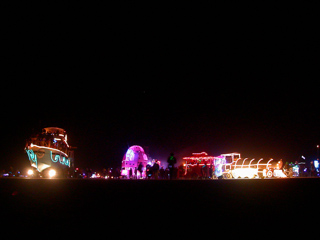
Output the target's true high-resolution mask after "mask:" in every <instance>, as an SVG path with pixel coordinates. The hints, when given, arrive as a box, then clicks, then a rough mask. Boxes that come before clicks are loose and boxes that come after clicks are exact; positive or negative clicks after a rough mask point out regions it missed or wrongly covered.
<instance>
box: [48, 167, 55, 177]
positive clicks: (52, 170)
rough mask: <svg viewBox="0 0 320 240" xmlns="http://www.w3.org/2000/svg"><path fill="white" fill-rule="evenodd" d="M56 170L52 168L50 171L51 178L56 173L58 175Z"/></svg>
mask: <svg viewBox="0 0 320 240" xmlns="http://www.w3.org/2000/svg"><path fill="white" fill-rule="evenodd" d="M56 173H57V172H56V170H54V169H51V170H50V171H49V177H50V178H52V177H54V176H55V175H56Z"/></svg>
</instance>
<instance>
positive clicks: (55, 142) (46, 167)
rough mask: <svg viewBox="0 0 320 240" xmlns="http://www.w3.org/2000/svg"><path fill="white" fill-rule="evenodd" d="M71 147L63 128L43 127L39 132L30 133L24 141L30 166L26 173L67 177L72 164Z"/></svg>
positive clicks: (72, 153) (49, 176)
mask: <svg viewBox="0 0 320 240" xmlns="http://www.w3.org/2000/svg"><path fill="white" fill-rule="evenodd" d="M73 149H74V148H73V147H71V146H69V144H68V142H67V134H66V131H65V130H64V129H62V128H57V127H47V128H43V129H42V132H41V133H39V134H34V135H32V136H31V137H30V138H29V139H28V140H27V143H26V147H25V151H26V153H27V155H28V158H29V161H30V165H31V167H32V169H30V170H29V171H28V175H29V176H30V177H32V176H41V177H45V178H54V177H67V176H68V175H69V173H70V172H71V171H70V170H72V168H73V166H74V164H73V163H74V151H73Z"/></svg>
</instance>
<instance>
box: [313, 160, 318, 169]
mask: <svg viewBox="0 0 320 240" xmlns="http://www.w3.org/2000/svg"><path fill="white" fill-rule="evenodd" d="M313 164H314V167H315V168H316V169H318V168H319V160H314V161H313Z"/></svg>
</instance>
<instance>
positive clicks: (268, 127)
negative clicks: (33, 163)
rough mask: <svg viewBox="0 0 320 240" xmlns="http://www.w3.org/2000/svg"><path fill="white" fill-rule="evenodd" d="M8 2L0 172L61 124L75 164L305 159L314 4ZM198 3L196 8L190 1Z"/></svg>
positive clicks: (311, 121) (319, 139)
mask: <svg viewBox="0 0 320 240" xmlns="http://www.w3.org/2000/svg"><path fill="white" fill-rule="evenodd" d="M52 4H53V5H52V6H48V5H46V6H29V5H26V6H19V5H17V6H14V5H13V6H7V14H6V15H5V17H4V18H5V20H4V23H5V28H4V30H3V31H4V32H3V33H2V38H3V40H5V44H3V45H2V50H3V51H2V55H1V59H2V69H3V70H2V73H1V79H2V81H1V106H2V109H1V119H2V130H1V132H2V134H1V153H2V155H1V158H0V168H1V169H4V168H8V167H9V166H13V167H15V168H23V167H25V166H28V164H29V163H28V159H27V155H26V153H25V152H24V146H25V140H26V139H27V138H28V137H29V136H30V135H31V134H32V133H33V132H34V131H35V132H36V131H41V129H42V128H44V127H49V126H56V127H61V128H64V129H65V130H66V131H67V133H68V142H69V144H70V145H72V146H75V147H77V150H76V163H75V165H76V166H78V167H91V168H103V167H109V166H113V167H118V166H120V164H121V160H122V157H123V155H124V154H125V152H126V149H127V148H128V146H131V145H141V146H143V147H145V148H146V149H147V150H148V152H149V154H150V155H151V157H153V158H157V159H160V160H165V159H166V158H167V156H168V155H169V154H170V152H174V153H175V154H176V156H177V157H178V158H179V159H181V158H182V157H183V156H188V155H190V154H191V153H192V152H201V151H206V152H208V153H209V154H210V155H219V154H221V153H226V152H240V153H242V156H244V157H252V158H253V157H255V158H260V157H265V158H269V157H272V158H275V159H280V158H282V159H284V161H290V162H291V161H295V160H299V158H300V156H301V155H304V156H306V157H307V158H308V159H310V160H311V159H313V158H315V157H316V145H317V144H320V129H319V128H320V127H319V120H320V119H319V103H320V101H319V97H318V96H319V86H318V85H319V39H318V27H317V26H315V25H316V23H318V22H319V18H318V16H317V14H316V12H315V10H313V9H314V8H313V6H308V5H305V6H278V5H268V6H261V5H259V6H258V5H257V6H252V5H242V3H241V4H237V5H233V4H231V3H230V4H225V5H223V6H218V5H216V4H211V3H207V4H196V5H192V4H187V3H185V2H183V3H180V4H178V3H177V4H175V5H173V4H172V3H170V4H163V3H162V4H158V5H157V4H155V3H153V4H150V5H145V4H140V5H139V4H136V3H128V4H127V3H122V4H119V5H116V4H114V5H104V6H93V5H90V6H87V5H80V4H68V5H67V4H66V5H61V6H57V5H54V3H52ZM193 4H195V3H193Z"/></svg>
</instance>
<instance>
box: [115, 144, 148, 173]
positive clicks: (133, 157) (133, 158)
mask: <svg viewBox="0 0 320 240" xmlns="http://www.w3.org/2000/svg"><path fill="white" fill-rule="evenodd" d="M140 163H141V164H142V166H143V168H142V170H143V173H142V176H141V175H140V172H139V171H138V167H139V165H140ZM147 164H148V156H147V154H146V153H145V151H144V149H143V148H142V147H140V146H138V145H134V146H131V147H129V148H128V150H127V152H126V154H125V155H124V156H123V159H122V165H121V175H122V176H123V177H127V178H129V177H130V176H132V177H134V178H142V177H145V172H146V166H147Z"/></svg>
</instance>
